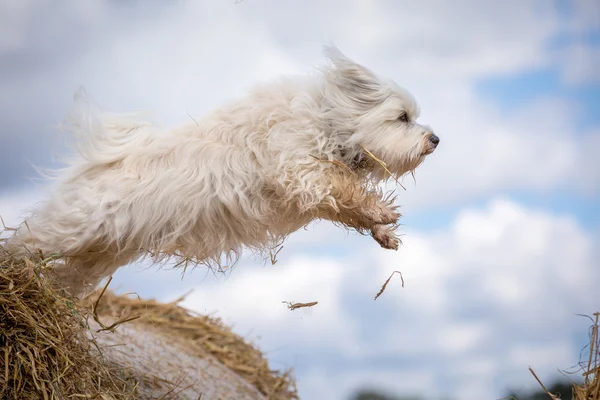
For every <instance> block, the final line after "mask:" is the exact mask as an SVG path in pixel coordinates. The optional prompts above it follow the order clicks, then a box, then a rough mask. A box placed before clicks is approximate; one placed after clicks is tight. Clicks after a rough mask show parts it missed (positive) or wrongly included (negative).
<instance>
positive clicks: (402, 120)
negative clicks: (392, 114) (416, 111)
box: [398, 112, 408, 122]
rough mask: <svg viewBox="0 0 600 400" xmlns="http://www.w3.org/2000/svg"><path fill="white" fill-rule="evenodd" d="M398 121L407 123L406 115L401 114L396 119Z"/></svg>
mask: <svg viewBox="0 0 600 400" xmlns="http://www.w3.org/2000/svg"><path fill="white" fill-rule="evenodd" d="M398 121H400V122H408V114H407V113H405V112H403V113H402V114H400V116H399V117H398Z"/></svg>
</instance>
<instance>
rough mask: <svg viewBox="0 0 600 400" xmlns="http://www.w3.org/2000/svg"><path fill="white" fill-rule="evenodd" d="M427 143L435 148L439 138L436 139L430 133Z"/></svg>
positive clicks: (435, 136)
mask: <svg viewBox="0 0 600 400" xmlns="http://www.w3.org/2000/svg"><path fill="white" fill-rule="evenodd" d="M429 141H430V142H431V143H433V145H434V146H437V145H438V143H439V142H440V138H439V137H437V135H435V134H433V133H432V134H431V135H429Z"/></svg>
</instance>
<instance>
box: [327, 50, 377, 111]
mask: <svg viewBox="0 0 600 400" xmlns="http://www.w3.org/2000/svg"><path fill="white" fill-rule="evenodd" d="M324 53H325V56H326V57H327V58H328V59H329V60H331V62H332V64H333V68H331V69H330V70H329V71H328V80H329V81H330V83H333V84H334V85H336V86H337V87H338V89H339V90H340V91H341V92H342V93H343V94H344V95H346V96H348V97H350V98H351V99H352V100H354V101H357V102H359V103H369V102H371V101H373V99H374V95H375V94H376V93H378V92H379V91H380V90H381V84H380V83H379V80H378V79H377V77H376V76H375V74H373V73H372V72H371V71H369V70H368V69H367V68H365V67H363V66H362V65H360V64H358V63H357V62H355V61H353V60H351V59H350V58H348V57H346V56H345V55H344V54H343V53H342V52H341V51H340V50H339V49H338V48H337V47H335V46H333V45H327V46H325V47H324Z"/></svg>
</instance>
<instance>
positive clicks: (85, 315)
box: [0, 246, 298, 400]
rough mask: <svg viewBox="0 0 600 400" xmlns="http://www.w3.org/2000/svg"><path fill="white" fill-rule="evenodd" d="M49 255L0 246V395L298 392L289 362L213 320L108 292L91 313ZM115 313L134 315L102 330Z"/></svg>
mask: <svg viewBox="0 0 600 400" xmlns="http://www.w3.org/2000/svg"><path fill="white" fill-rule="evenodd" d="M51 264H52V260H42V259H41V257H40V259H37V260H24V261H15V260H13V259H12V258H11V257H10V256H9V255H8V254H6V253H5V251H4V249H3V248H2V246H0V398H2V399H5V398H6V399H24V400H29V399H78V398H79V399H105V400H113V399H114V400H120V399H150V398H152V399H159V398H160V399H184V398H190V399H192V398H193V399H198V398H203V399H213V398H214V399H225V398H236V399H265V398H270V399H282V400H283V399H297V398H298V396H297V393H296V388H295V383H294V380H293V378H292V376H291V373H290V372H289V371H286V372H283V373H282V372H279V371H273V370H271V369H270V368H269V366H268V362H267V360H266V358H265V357H264V356H263V354H262V353H261V352H260V351H259V350H257V349H256V348H254V347H253V346H252V345H251V344H249V343H247V342H246V341H245V340H244V339H243V338H241V337H239V336H237V335H235V334H234V333H232V332H231V330H230V329H229V328H228V327H227V326H225V325H224V324H223V323H222V322H221V321H219V320H218V319H215V318H209V317H205V316H201V315H193V314H191V313H190V312H188V311H186V310H184V309H183V308H181V307H179V306H178V305H177V302H174V303H170V304H161V303H158V302H155V301H152V300H139V299H135V298H128V297H124V296H116V295H114V294H112V293H110V292H106V293H104V295H103V296H102V298H101V299H100V301H99V302H98V307H97V310H96V311H97V315H92V307H91V302H90V301H84V302H77V301H73V300H72V299H70V298H68V297H65V295H64V293H63V292H62V291H61V290H59V289H58V288H57V287H56V286H55V285H54V283H53V281H52V278H51V277H52V274H51ZM97 295H98V293H95V294H94V295H92V296H90V297H89V299H91V300H95V299H96V298H97V297H98V296H97ZM122 315H133V316H139V319H136V320H135V321H129V322H126V323H124V324H121V325H119V324H116V325H115V326H116V327H113V328H114V329H108V330H105V329H103V328H104V327H107V326H109V325H112V324H114V323H115V322H119V321H122V320H121V319H120V318H119V317H120V316H122Z"/></svg>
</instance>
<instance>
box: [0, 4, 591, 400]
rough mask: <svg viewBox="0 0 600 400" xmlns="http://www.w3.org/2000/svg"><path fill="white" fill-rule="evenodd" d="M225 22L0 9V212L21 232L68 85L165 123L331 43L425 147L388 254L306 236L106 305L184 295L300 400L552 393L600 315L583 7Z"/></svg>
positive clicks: (368, 8)
mask: <svg viewBox="0 0 600 400" xmlns="http://www.w3.org/2000/svg"><path fill="white" fill-rule="evenodd" d="M231 3H232V4H229V3H228V2H223V3H215V2H204V1H198V2H177V3H173V5H170V6H168V7H159V6H157V5H156V4H153V3H146V4H145V5H140V4H141V3H133V2H131V3H128V2H123V3H120V4H119V5H115V4H114V3H112V2H105V1H90V2H86V3H77V4H75V3H72V2H67V1H65V2H50V1H46V0H43V1H37V2H33V1H23V2H20V3H19V6H18V7H15V4H16V3H6V2H3V3H0V93H2V95H1V96H0V215H2V216H3V217H4V219H5V220H6V221H7V222H8V223H9V224H18V223H19V222H21V221H22V219H21V216H23V215H25V214H24V212H25V210H26V207H28V206H30V205H32V204H34V203H35V202H37V201H39V200H42V199H43V198H44V196H45V193H44V192H42V191H40V190H39V189H36V187H35V186H33V185H32V183H31V182H30V181H29V180H28V179H27V178H28V177H34V176H35V173H34V170H33V169H32V168H31V166H30V165H29V164H28V162H29V161H31V162H33V163H34V164H35V165H38V166H42V167H48V166H55V165H57V164H56V163H55V162H53V158H52V154H53V151H54V149H63V148H64V146H63V142H62V138H61V137H60V136H59V137H54V136H53V135H52V133H51V131H50V129H49V128H50V126H51V125H52V124H56V123H58V122H60V120H61V118H62V116H63V115H64V113H65V111H66V110H67V108H68V106H69V105H70V102H71V96H72V93H73V91H74V90H75V89H76V88H77V87H78V86H80V85H82V86H84V87H85V88H86V90H87V91H88V92H89V93H90V95H91V96H92V97H93V98H94V99H95V100H96V101H97V102H98V103H99V104H100V105H101V106H102V107H104V108H107V109H110V110H113V111H130V110H132V109H135V110H138V109H147V110H150V111H153V112H155V113H156V114H158V115H159V116H160V117H161V119H162V120H163V121H165V124H166V125H168V124H170V123H179V122H181V121H186V120H187V119H189V117H188V116H187V114H188V113H189V114H191V115H194V116H201V115H202V114H204V113H205V112H208V111H209V110H212V109H214V108H215V107H218V106H219V105H220V104H222V103H223V102H224V101H226V100H229V99H234V98H236V97H237V96H240V95H242V94H244V93H245V91H246V90H247V89H248V88H249V87H250V86H252V85H253V84H255V83H257V82H260V81H263V80H268V79H272V78H274V77H277V76H280V75H285V74H291V73H305V72H310V71H312V68H313V67H314V66H318V65H320V64H321V63H322V62H324V59H323V56H322V54H321V45H322V44H323V43H326V42H329V41H333V42H334V43H336V44H337V45H338V46H339V47H340V49H341V50H342V51H344V52H345V53H346V54H347V55H348V56H350V57H351V58H353V59H355V60H356V61H358V62H360V63H363V64H364V65H366V66H367V67H369V68H371V69H372V70H374V71H375V72H377V73H379V74H381V75H384V76H387V77H391V78H392V79H394V80H395V81H396V82H397V83H398V84H399V85H401V86H404V87H406V88H407V89H409V90H410V91H411V92H412V93H413V94H414V95H415V97H416V98H417V99H418V101H419V103H420V105H421V109H422V114H423V115H422V118H421V122H424V123H427V124H429V125H431V126H432V127H433V128H434V129H435V131H436V133H437V134H438V135H439V136H440V138H441V144H440V147H439V148H438V150H437V151H436V153H434V154H433V155H432V156H431V157H429V158H428V159H427V161H426V162H425V163H424V164H423V165H422V166H421V167H420V168H419V169H418V170H417V174H416V185H415V184H414V182H413V180H412V178H411V177H408V178H406V179H405V180H404V183H405V186H406V188H407V190H406V191H403V190H400V191H399V196H398V202H399V204H400V205H401V206H402V208H401V210H402V212H403V213H404V216H403V219H402V223H403V225H402V227H401V228H400V232H399V233H401V234H402V235H403V236H402V237H403V241H404V244H403V246H402V247H401V248H400V250H399V251H398V252H388V251H384V250H382V249H381V248H379V246H378V245H377V244H376V243H375V242H373V241H372V239H370V238H369V237H361V236H358V235H353V234H348V233H347V232H345V231H343V230H340V229H339V228H336V227H334V226H331V225H330V224H327V223H323V222H322V223H318V224H315V225H314V226H310V227H309V228H308V230H307V231H300V232H297V233H295V234H294V235H292V237H291V238H290V239H289V240H288V242H287V243H285V244H284V246H285V247H284V249H283V250H282V251H281V252H280V253H279V256H278V259H279V261H278V263H277V264H276V265H275V266H272V265H270V264H269V263H267V264H264V263H263V262H262V261H260V260H256V259H255V258H253V257H252V256H251V255H249V254H246V255H244V257H243V258H242V260H241V261H240V263H239V264H238V265H237V266H236V268H235V269H234V270H233V271H231V273H230V274H228V275H227V276H226V277H224V276H216V277H215V276H213V275H211V274H206V272H205V271H200V270H198V271H194V272H192V273H188V274H186V276H185V277H184V279H183V280H182V279H181V276H180V273H179V271H168V270H158V269H157V268H155V266H152V265H149V264H144V265H143V266H142V267H140V266H130V267H127V268H122V269H121V270H119V271H118V272H117V274H116V275H115V279H114V280H113V283H112V285H113V288H115V289H116V290H118V291H121V292H125V291H127V292H130V291H135V292H137V293H139V294H140V295H142V296H143V297H155V298H158V299H159V300H165V301H168V300H172V299H174V298H177V297H179V296H181V295H182V294H183V293H185V292H187V291H188V290H189V289H193V290H194V291H193V293H192V294H191V295H190V296H189V297H188V298H187V300H186V301H185V303H184V304H185V306H186V307H189V308H192V309H194V310H196V311H200V312H209V313H215V314H216V315H219V316H221V317H222V318H224V319H225V321H227V322H228V323H230V324H232V325H233V326H234V329H235V330H236V331H237V332H239V333H240V334H243V335H248V337H249V338H251V339H257V338H260V339H257V340H258V343H259V344H260V346H261V347H262V348H263V349H265V350H266V351H267V352H268V354H269V356H270V358H271V360H272V362H273V363H274V366H276V367H293V368H294V369H295V371H296V377H297V380H298V386H299V389H300V394H301V398H303V399H322V398H327V399H340V400H341V399H346V398H348V395H349V394H350V393H352V391H354V390H355V389H357V388H358V387H361V386H365V385H367V386H369V385H372V386H376V387H379V388H382V389H386V390H389V391H390V392H395V393H399V394H411V393H419V394H423V395H424V396H425V397H424V398H426V399H438V398H442V397H443V398H453V399H461V400H462V399H464V400H471V399H473V400H475V399H477V400H479V399H482V398H494V399H496V398H501V397H503V396H504V395H505V394H506V390H508V389H509V388H535V387H536V385H537V383H536V382H535V381H534V380H533V379H532V377H531V375H530V373H529V371H528V370H527V367H528V366H532V367H534V368H535V369H536V372H537V373H538V374H539V375H540V377H542V379H544V380H551V379H552V378H554V377H556V376H557V374H558V373H557V368H568V367H570V366H572V365H574V364H575V363H576V362H577V360H578V357H579V350H580V348H581V347H583V345H584V344H585V340H586V339H587V328H588V323H587V321H586V320H584V319H582V318H581V317H577V316H576V314H578V313H583V314H591V313H593V312H595V311H598V308H599V307H600V295H599V294H598V292H597V288H596V286H597V282H598V280H599V279H600V272H599V270H598V259H599V256H600V254H599V251H598V249H597V246H596V245H595V244H596V243H598V240H600V212H598V206H597V205H598V204H600V198H599V194H600V174H599V173H598V171H599V170H600V158H599V157H598V156H597V149H598V148H600V74H599V73H598V71H600V69H598V68H596V67H595V66H596V65H597V64H598V63H600V56H599V55H600V6H599V5H598V3H597V1H594V0H574V1H563V2H557V3H554V5H553V3H551V2H549V1H543V0H539V1H538V0H532V1H522V0H508V1H504V2H488V3H486V2H480V1H476V0H462V1H459V2H452V4H450V3H449V2H446V1H443V0H428V1H425V2H421V3H417V2H410V1H405V2H402V1H397V2H391V1H369V2H367V1H361V0H350V1H341V0H339V1H338V0H329V1H321V0H312V1H306V2H302V3H295V4H289V3H284V2H277V1H275V0H269V1H264V2H255V1H250V0H246V1H244V2H242V3H240V4H237V5H235V4H233V2H231ZM3 16H4V18H6V20H2V18H3ZM48 16H51V18H48ZM72 26H78V29H79V31H78V34H77V35H74V34H73V33H72V32H71V28H70V27H72ZM53 146H54V147H53ZM394 270H400V271H402V273H403V277H404V279H405V283H406V284H405V287H404V288H401V287H400V283H399V280H398V279H397V277H395V278H393V279H392V281H391V283H390V285H389V286H388V289H387V290H386V292H385V293H384V295H382V296H381V297H380V298H379V299H378V300H377V301H376V302H374V301H373V296H374V294H375V293H376V292H377V291H378V290H379V287H380V286H381V284H382V283H383V282H384V281H385V280H386V279H387V277H388V276H389V274H390V273H391V272H392V271H394ZM284 300H285V301H300V302H303V301H313V300H318V301H319V304H318V306H316V307H313V308H311V309H309V310H298V311H294V312H290V311H289V310H287V309H286V308H285V305H283V304H282V303H281V302H282V301H284Z"/></svg>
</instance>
